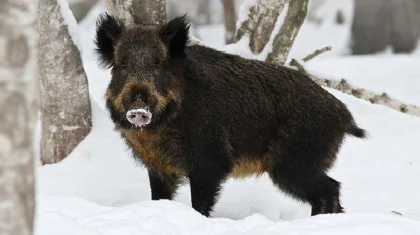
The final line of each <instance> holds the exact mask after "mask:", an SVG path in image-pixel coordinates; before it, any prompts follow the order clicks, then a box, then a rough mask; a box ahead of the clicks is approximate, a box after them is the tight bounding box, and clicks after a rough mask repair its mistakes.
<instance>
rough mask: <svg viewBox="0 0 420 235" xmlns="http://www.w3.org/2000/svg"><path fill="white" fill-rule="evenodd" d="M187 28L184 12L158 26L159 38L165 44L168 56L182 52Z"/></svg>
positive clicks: (178, 54) (186, 39)
mask: <svg viewBox="0 0 420 235" xmlns="http://www.w3.org/2000/svg"><path fill="white" fill-rule="evenodd" d="M189 28H190V26H189V22H188V21H187V15H186V14H185V15H183V16H178V17H176V18H174V19H172V20H171V21H169V22H167V23H166V24H164V25H162V27H161V28H160V30H159V37H160V40H162V42H163V43H164V44H165V45H166V46H167V48H168V52H169V56H170V57H176V56H181V55H182V54H183V53H184V50H185V47H186V46H187V41H188V30H189Z"/></svg>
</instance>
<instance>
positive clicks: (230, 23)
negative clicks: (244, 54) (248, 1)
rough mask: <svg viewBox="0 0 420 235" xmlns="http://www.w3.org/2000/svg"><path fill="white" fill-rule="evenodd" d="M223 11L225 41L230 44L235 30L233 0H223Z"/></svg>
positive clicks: (233, 38)
mask: <svg viewBox="0 0 420 235" xmlns="http://www.w3.org/2000/svg"><path fill="white" fill-rule="evenodd" d="M223 12H224V21H225V43H226V44H230V43H233V42H234V40H235V32H236V17H235V16H236V13H235V1H234V0H223Z"/></svg>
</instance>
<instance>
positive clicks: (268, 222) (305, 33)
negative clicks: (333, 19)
mask: <svg viewBox="0 0 420 235" xmlns="http://www.w3.org/2000/svg"><path fill="white" fill-rule="evenodd" d="M102 10H103V8H101V7H99V8H97V9H96V10H94V11H92V12H91V14H90V15H89V16H88V18H87V19H86V20H85V21H83V22H82V23H81V25H80V33H81V37H80V39H81V41H82V44H83V45H82V48H83V60H84V65H85V69H86V72H87V73H88V77H89V89H90V92H91V97H92V110H93V115H94V116H93V124H94V126H93V129H92V132H91V134H90V135H89V136H88V137H87V138H86V139H85V140H84V141H83V142H82V143H81V144H80V145H79V146H78V147H77V148H76V149H75V151H74V152H73V153H72V154H71V155H70V156H69V157H68V158H67V159H65V160H64V161H62V162H61V163H58V164H55V165H46V166H40V167H38V168H37V176H38V178H37V189H38V198H37V200H38V207H37V220H36V235H67V234H68V235H73V234H78V235H97V234H106V235H126V234H127V235H129V234H136V235H138V234H142V235H143V234H145V235H149V234H165V235H166V234H174V235H175V234H176V235H178V234H203V235H204V234H226V235H228V234H229V235H233V234H267V235H268V234H283V235H295V234H313V235H317V234H322V235H336V234H340V235H347V234H348V235H354V234H358V235H368V234H369V235H371V234H375V233H376V234H381V235H418V234H420V184H419V183H418V182H420V145H419V141H420V119H419V118H417V117H413V116H409V115H405V114H401V113H398V112H395V111H393V110H391V109H388V108H386V107H383V106H379V105H372V104H370V103H368V102H366V101H363V100H359V99H356V98H354V97H352V96H349V95H345V94H343V93H341V92H338V91H335V90H331V89H328V90H329V91H330V92H331V93H332V94H333V95H335V96H336V97H337V98H339V99H341V100H342V101H343V102H345V103H346V104H347V105H348V107H349V109H350V110H351V111H352V112H353V113H354V116H355V118H356V120H357V122H358V123H359V124H360V125H361V126H362V127H363V128H365V129H366V130H367V131H368V132H369V135H370V137H369V139H367V140H359V139H353V138H348V139H346V141H345V143H344V145H343V147H342V149H341V151H340V154H339V156H338V161H337V163H336V165H335V167H334V168H333V169H332V170H331V172H330V175H331V176H332V177H333V178H335V179H337V180H338V181H340V182H342V204H343V206H344V207H345V208H346V214H340V215H319V216H315V217H311V216H310V208H309V206H308V205H306V204H302V203H299V202H296V201H294V200H292V199H290V198H289V197H287V196H285V195H284V194H283V193H281V192H279V191H278V190H277V188H275V187H274V186H273V185H272V184H271V182H270V180H269V179H268V177H267V176H266V175H263V176H262V177H260V178H249V179H246V180H229V181H228V182H227V183H226V184H225V185H224V190H223V191H222V194H221V197H220V199H219V201H218V203H217V204H216V206H215V210H214V213H213V214H212V218H205V217H203V216H201V215H200V214H198V213H197V212H196V211H194V210H193V209H192V208H191V203H190V195H189V187H188V185H185V186H183V187H181V188H180V190H179V193H178V195H177V196H176V198H175V200H174V201H151V200H150V188H149V182H148V178H147V174H146V171H145V169H144V168H143V167H142V166H139V165H138V164H137V163H136V162H135V161H134V160H133V159H132V158H131V157H130V156H129V153H128V151H127V147H126V146H125V145H124V144H123V142H122V140H121V139H120V137H119V135H118V134H117V133H116V132H114V131H113V126H112V124H111V121H110V120H109V118H108V116H107V113H106V112H104V99H103V96H104V92H105V88H106V86H107V85H108V83H109V78H110V77H109V71H105V70H101V69H99V68H98V65H97V63H96V58H95V56H94V54H93V45H92V43H93V36H94V34H93V33H94V26H95V20H96V16H97V14H98V12H100V11H102ZM200 36H202V37H203V40H204V41H205V42H206V43H209V44H212V45H215V46H221V44H222V43H223V27H222V26H211V27H206V28H201V29H200ZM347 36H348V27H345V26H343V27H338V26H330V27H326V26H325V27H319V26H316V25H311V24H306V25H305V26H304V27H303V28H302V30H301V31H300V33H299V36H298V39H297V42H296V44H295V46H294V47H293V49H292V51H291V57H296V58H301V57H303V56H305V55H307V54H309V53H311V52H312V51H313V50H314V49H318V48H321V47H323V46H325V45H333V47H334V50H333V51H332V52H330V53H326V54H325V55H322V56H319V57H317V58H316V59H314V60H313V61H311V62H310V63H308V68H309V69H310V71H314V72H316V73H318V74H323V75H326V76H329V77H332V78H345V79H347V80H349V81H350V82H351V83H352V84H354V85H357V86H359V87H364V88H368V89H371V90H375V91H378V92H387V93H388V94H389V95H391V96H393V97H396V98H398V99H400V100H402V101H405V102H409V103H411V104H415V105H420V92H416V90H418V89H419V88H420V71H419V70H418V65H419V64H420V63H419V62H420V56H419V54H415V55H400V56H391V55H387V54H386V53H384V54H382V55H375V56H361V57H354V56H345V55H343V54H344V53H345V51H346V39H347ZM392 211H397V212H399V213H401V214H403V215H402V216H401V215H397V214H394V213H392Z"/></svg>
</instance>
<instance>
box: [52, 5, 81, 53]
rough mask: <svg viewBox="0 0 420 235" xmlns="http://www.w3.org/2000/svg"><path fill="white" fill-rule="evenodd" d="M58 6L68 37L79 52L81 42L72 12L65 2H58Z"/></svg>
mask: <svg viewBox="0 0 420 235" xmlns="http://www.w3.org/2000/svg"><path fill="white" fill-rule="evenodd" d="M57 3H58V5H59V6H60V11H61V15H62V16H63V19H64V24H66V25H67V27H68V29H69V33H70V37H71V39H72V41H73V43H74V44H75V45H76V47H77V48H78V49H79V51H82V49H83V48H82V42H81V39H80V32H79V26H78V25H77V21H76V19H75V18H74V16H73V12H72V11H71V10H70V7H69V3H68V1H67V0H58V1H57Z"/></svg>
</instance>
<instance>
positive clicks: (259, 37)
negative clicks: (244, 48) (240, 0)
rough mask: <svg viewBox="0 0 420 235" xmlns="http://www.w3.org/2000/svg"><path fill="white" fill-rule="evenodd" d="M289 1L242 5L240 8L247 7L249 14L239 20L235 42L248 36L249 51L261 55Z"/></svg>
mask: <svg viewBox="0 0 420 235" xmlns="http://www.w3.org/2000/svg"><path fill="white" fill-rule="evenodd" d="M248 1H249V0H248ZM289 1H290V0H258V1H257V3H256V4H253V5H251V6H249V5H250V2H248V3H246V4H243V5H242V7H249V9H248V11H249V13H248V16H247V18H246V19H245V20H244V19H239V21H242V24H241V26H240V27H239V29H238V31H237V33H236V38H235V42H238V41H239V40H241V38H242V37H243V36H244V35H248V36H249V37H250V42H249V43H250V44H249V46H250V48H251V51H252V52H253V53H254V54H259V53H261V51H262V50H263V49H264V47H265V46H266V45H267V43H268V41H269V40H270V36H271V34H272V32H273V29H274V26H275V25H276V22H277V18H278V16H279V15H280V13H281V12H282V11H283V8H284V5H285V4H286V3H288V2H289ZM241 11H243V9H241Z"/></svg>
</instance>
